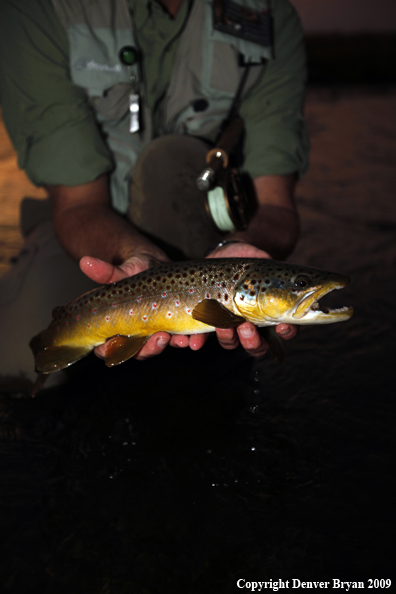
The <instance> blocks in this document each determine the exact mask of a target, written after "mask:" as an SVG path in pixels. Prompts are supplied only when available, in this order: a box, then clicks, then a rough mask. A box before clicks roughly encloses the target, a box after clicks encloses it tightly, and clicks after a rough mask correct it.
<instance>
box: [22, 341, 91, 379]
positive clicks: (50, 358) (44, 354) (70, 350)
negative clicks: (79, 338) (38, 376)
mask: <svg viewBox="0 0 396 594" xmlns="http://www.w3.org/2000/svg"><path fill="white" fill-rule="evenodd" d="M31 346H32V345H31ZM32 350H33V352H34V354H35V358H36V370H37V371H38V372H41V373H53V372H54V371H60V370H61V369H64V368H65V367H69V365H72V364H73V363H76V361H79V360H80V359H82V358H83V357H85V356H86V355H88V353H90V352H91V351H92V347H86V346H84V347H83V346H80V347H70V346H51V347H47V348H44V349H43V350H41V351H38V352H35V349H34V348H33V346H32Z"/></svg>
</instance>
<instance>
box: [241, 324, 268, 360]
mask: <svg viewBox="0 0 396 594" xmlns="http://www.w3.org/2000/svg"><path fill="white" fill-rule="evenodd" d="M237 332H238V336H239V339H240V341H241V345H242V346H243V348H244V349H245V351H246V352H247V353H249V355H252V357H262V356H263V355H265V353H266V352H267V351H268V343H267V341H266V340H265V339H264V338H263V337H262V336H261V335H260V334H259V332H258V330H257V328H256V327H255V326H254V325H253V324H251V323H250V322H245V323H244V324H241V325H240V326H238V328H237Z"/></svg>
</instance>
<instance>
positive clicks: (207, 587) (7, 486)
mask: <svg viewBox="0 0 396 594" xmlns="http://www.w3.org/2000/svg"><path fill="white" fill-rule="evenodd" d="M318 105H319V104H318ZM336 107H337V105H335V108H336ZM318 113H320V105H319V107H318V110H317V111H315V110H314V114H313V115H314V116H315V117H316V119H315V118H313V116H312V119H311V128H312V131H313V132H314V140H315V138H319V136H320V135H321V134H326V125H327V124H326V120H324V121H319V122H318V119H317V117H318ZM327 132H328V129H327ZM388 138H389V133H388ZM356 146H357V148H356V151H357V153H356V154H358V155H359V159H357V161H356V163H357V162H359V165H360V170H359V171H360V172H361V174H362V176H363V177H364V175H365V174H366V175H367V171H366V170H365V167H366V163H365V162H362V159H361V155H362V150H363V149H364V146H362V144H361V142H359V143H357V145H356ZM372 150H374V149H372ZM359 151H360V152H359ZM374 152H375V154H376V156H377V159H378V160H379V161H381V159H382V161H381V162H382V163H383V162H384V161H385V160H386V158H388V159H389V158H390V157H389V151H387V152H386V155H385V153H381V150H380V149H379V148H378V147H377V148H376V149H375V151H374ZM369 160H370V162H371V161H372V154H371V153H369V154H368V156H367V162H368V161H369ZM349 166H350V167H352V166H354V165H353V164H351V163H349ZM347 167H348V163H346V162H345V167H344V168H342V167H340V168H338V167H334V168H333V167H328V169H326V168H325V167H324V166H323V163H319V165H318V166H316V165H315V163H314V164H313V170H312V174H311V177H310V178H309V180H308V181H309V184H310V185H309V184H308V185H306V186H305V189H304V186H303V188H302V190H301V191H300V199H299V201H300V207H301V215H302V239H301V242H300V244H299V246H298V248H297V250H296V252H295V254H294V255H293V257H292V258H291V259H292V260H293V261H296V262H301V263H304V264H310V265H316V266H318V267H322V268H326V269H329V270H336V271H339V272H344V273H346V274H349V275H351V276H352V279H353V282H352V284H351V285H350V286H349V287H347V288H346V289H344V290H343V291H340V292H337V293H336V294H334V295H331V296H329V297H328V298H327V300H328V302H330V301H331V300H333V302H334V303H335V304H337V305H353V306H354V307H355V316H354V317H353V318H352V320H350V321H349V322H347V323H343V324H335V325H332V326H322V327H311V328H305V329H303V330H301V332H300V334H299V336H298V337H297V338H296V339H294V340H293V341H291V342H290V343H288V344H287V345H286V360H285V364H284V365H283V366H280V365H279V364H278V363H277V362H276V361H274V360H271V359H270V358H268V359H267V358H265V359H263V360H262V361H252V360H250V359H249V358H247V357H246V356H245V355H244V353H243V352H233V353H230V352H226V351H222V350H221V349H219V348H217V346H216V344H215V342H213V344H212V345H211V346H207V348H206V349H205V350H203V351H200V352H198V353H192V352H189V351H185V350H175V349H172V350H171V349H168V352H166V354H164V355H163V356H162V357H161V358H158V359H156V360H151V361H147V362H144V363H139V362H135V361H131V362H129V363H126V364H124V365H122V366H120V367H118V368H115V369H111V370H107V369H106V368H104V366H103V364H102V362H100V361H99V360H97V359H95V358H94V357H91V358H89V359H87V360H86V361H85V362H84V363H83V362H81V363H79V364H77V365H76V366H75V368H74V369H73V368H72V369H71V372H72V378H71V383H70V384H69V385H68V387H67V388H63V389H58V390H52V391H48V392H43V393H41V394H39V395H38V397H37V398H36V399H35V400H30V399H28V398H12V397H10V396H7V395H3V396H2V397H1V400H0V405H1V435H2V440H1V445H0V447H1V456H0V460H1V464H2V468H1V483H0V501H1V512H0V514H1V515H0V521H1V526H2V533H3V536H2V539H1V546H2V550H1V551H0V559H1V566H2V569H1V580H2V583H3V591H4V592H16V593H20V592H21V593H26V592H33V591H40V592H43V593H51V594H52V593H53V592H54V593H55V592H56V593H59V594H62V593H65V594H66V593H67V594H70V593H71V592H73V593H77V594H78V593H80V592H81V593H84V594H85V593H88V594H90V593H92V594H96V593H97V594H107V593H117V594H118V593H125V594H129V593H135V592H136V593H142V594H143V593H144V594H149V593H150V594H151V593H153V594H154V593H155V594H157V593H160V594H162V593H167V592H183V593H186V594H206V593H213V594H215V593H216V594H219V593H228V592H230V593H231V592H239V591H243V590H239V589H238V588H237V587H236V582H237V580H238V579H239V578H243V579H245V580H255V581H265V580H269V579H273V580H277V579H280V578H281V579H283V580H287V579H289V580H290V579H293V578H294V579H296V578H297V579H300V580H331V579H333V578H338V579H341V580H348V581H357V580H364V579H367V578H378V579H380V578H382V579H386V578H391V577H393V578H395V577H396V576H395V575H394V573H395V572H394V565H395V563H394V558H395V557H394V554H395V552H394V526H395V519H396V518H395V510H394V508H395V505H394V501H395V495H396V493H395V491H396V489H395V488H396V478H395V464H394V460H395V452H396V447H395V446H396V443H395V441H396V433H395V426H396V403H395V375H396V374H395V313H394V302H395V297H394V295H395V289H396V281H395V261H396V241H395V239H396V215H395V206H394V198H393V193H392V194H391V193H389V194H388V196H386V195H384V192H380V191H379V189H378V184H379V183H381V182H380V177H376V176H371V177H370V180H371V182H370V183H372V186H371V188H370V192H372V195H373V202H372V203H371V202H370V203H368V204H371V205H372V208H371V209H370V208H369V207H367V208H364V209H363V208H361V204H360V202H359V200H362V196H363V192H361V191H356V193H355V196H356V198H353V197H352V198H351V195H352V196H353V195H354V192H353V188H352V189H351V188H349V189H348V188H347V189H345V187H344V186H343V185H342V183H340V180H341V181H342V179H341V178H342V175H344V176H346V177H347V179H348V180H351V183H352V182H353V181H354V180H355V181H356V182H358V181H359V180H361V178H359V176H358V175H356V172H355V176H353V175H350V174H348V171H347V169H345V168H347ZM326 176H328V178H327V177H326ZM381 179H383V177H382V178H381ZM365 183H367V182H365ZM392 187H394V186H392ZM337 192H338V193H337ZM348 192H349V194H348V203H347V204H346V205H345V209H344V210H343V209H342V208H340V204H341V202H342V198H343V196H344V197H345V194H346V193H348ZM329 193H330V196H329ZM353 200H356V202H355V206H354V203H353ZM381 201H382V203H381V204H383V206H382V207H381V209H380V210H378V209H379V204H380V202H381ZM376 209H377V210H376ZM79 366H80V370H81V373H82V375H81V374H78V367H79Z"/></svg>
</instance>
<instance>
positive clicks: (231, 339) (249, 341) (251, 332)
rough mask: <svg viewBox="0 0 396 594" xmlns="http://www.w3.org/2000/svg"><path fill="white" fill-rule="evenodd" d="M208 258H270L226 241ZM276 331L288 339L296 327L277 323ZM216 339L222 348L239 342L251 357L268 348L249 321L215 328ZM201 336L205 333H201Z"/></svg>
mask: <svg viewBox="0 0 396 594" xmlns="http://www.w3.org/2000/svg"><path fill="white" fill-rule="evenodd" d="M208 258H271V256H270V255H269V254H268V253H267V252H265V251H264V250H260V249H259V248H256V247H254V246H253V245H250V244H248V243H228V244H225V245H224V246H221V247H219V248H217V249H215V250H214V251H213V252H211V253H210V255H209V256H208ZM275 331H276V333H277V334H278V335H279V336H280V337H281V338H283V339H284V340H290V339H291V338H294V337H295V336H296V334H297V331H298V330H297V327H296V326H294V325H292V324H278V325H277V326H276V328H275ZM216 334H217V339H218V341H219V343H220V344H221V346H222V347H223V348H224V349H227V350H232V349H236V348H237V347H238V346H239V344H241V346H242V347H243V348H244V349H245V351H246V352H247V353H249V354H250V355H252V357H262V356H263V355H265V353H266V352H267V350H268V343H267V341H266V340H265V339H264V338H263V337H262V336H261V335H260V333H259V330H258V328H257V327H256V326H254V324H252V323H251V322H245V323H243V324H241V325H240V326H238V327H237V328H230V329H226V330H225V329H220V328H217V329H216ZM201 336H202V338H203V337H204V336H205V337H206V336H207V335H201Z"/></svg>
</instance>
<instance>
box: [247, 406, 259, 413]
mask: <svg viewBox="0 0 396 594" xmlns="http://www.w3.org/2000/svg"><path fill="white" fill-rule="evenodd" d="M249 410H250V412H251V413H253V414H254V413H256V412H257V411H258V406H257V404H255V405H254V406H251V407H250V409H249Z"/></svg>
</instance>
